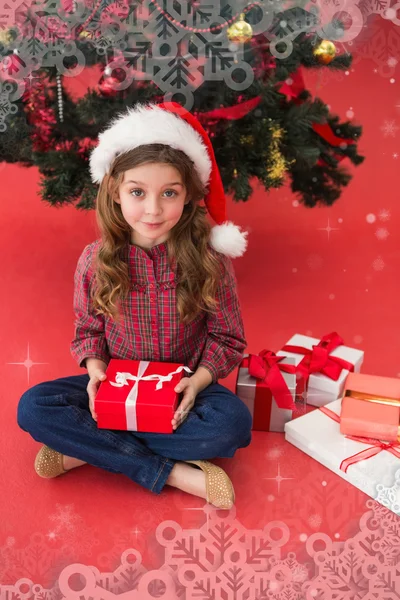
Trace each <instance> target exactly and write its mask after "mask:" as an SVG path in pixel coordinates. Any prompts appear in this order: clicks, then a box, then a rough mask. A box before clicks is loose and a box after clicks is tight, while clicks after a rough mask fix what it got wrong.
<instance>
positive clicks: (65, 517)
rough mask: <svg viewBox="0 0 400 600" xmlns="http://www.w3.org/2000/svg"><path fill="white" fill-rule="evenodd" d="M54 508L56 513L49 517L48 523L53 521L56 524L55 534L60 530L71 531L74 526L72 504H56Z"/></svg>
mask: <svg viewBox="0 0 400 600" xmlns="http://www.w3.org/2000/svg"><path fill="white" fill-rule="evenodd" d="M56 507H57V510H58V512H57V513H56V514H53V515H49V519H50V521H55V522H56V523H57V527H56V531H55V533H58V532H59V531H60V529H63V528H65V529H73V528H74V526H75V524H74V523H73V521H76V517H75V515H74V514H73V512H72V511H73V508H74V505H73V504H65V505H64V506H62V505H61V504H59V503H58V502H57V503H56Z"/></svg>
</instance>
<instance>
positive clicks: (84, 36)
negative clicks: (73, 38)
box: [78, 29, 92, 39]
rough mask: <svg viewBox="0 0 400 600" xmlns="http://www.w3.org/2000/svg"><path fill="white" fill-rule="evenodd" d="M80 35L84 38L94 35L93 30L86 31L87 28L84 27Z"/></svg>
mask: <svg viewBox="0 0 400 600" xmlns="http://www.w3.org/2000/svg"><path fill="white" fill-rule="evenodd" d="M78 37H80V38H82V39H86V38H90V37H92V32H91V31H86V29H84V30H83V31H81V32H80V34H79V36H78Z"/></svg>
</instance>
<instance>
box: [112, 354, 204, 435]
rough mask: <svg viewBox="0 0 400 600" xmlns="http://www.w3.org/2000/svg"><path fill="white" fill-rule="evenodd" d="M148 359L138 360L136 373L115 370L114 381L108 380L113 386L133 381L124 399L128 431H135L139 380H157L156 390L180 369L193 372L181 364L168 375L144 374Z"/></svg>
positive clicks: (120, 385) (148, 362)
mask: <svg viewBox="0 0 400 600" xmlns="http://www.w3.org/2000/svg"><path fill="white" fill-rule="evenodd" d="M149 364H150V361H146V360H141V361H140V362H139V368H138V373H137V375H133V374H132V373H129V372H127V373H124V372H120V371H117V374H116V376H115V381H109V383H110V384H111V385H113V386H114V387H122V386H124V385H129V383H128V380H132V381H134V382H135V383H134V385H133V387H132V389H131V390H130V392H129V394H128V396H127V398H126V401H125V412H126V424H127V429H128V430H130V431H137V415H136V403H137V399H138V393H139V381H157V380H158V383H157V385H156V388H155V389H156V391H157V390H161V389H162V386H163V384H164V382H165V381H171V379H172V378H173V376H174V375H177V374H178V373H180V372H181V371H187V372H188V373H193V371H192V370H191V369H189V367H185V366H183V365H181V366H180V367H178V368H177V369H176V371H171V373H168V375H159V374H158V373H153V374H152V375H145V372H146V369H147V367H148V366H149Z"/></svg>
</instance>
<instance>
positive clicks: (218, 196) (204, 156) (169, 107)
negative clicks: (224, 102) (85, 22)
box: [89, 102, 247, 258]
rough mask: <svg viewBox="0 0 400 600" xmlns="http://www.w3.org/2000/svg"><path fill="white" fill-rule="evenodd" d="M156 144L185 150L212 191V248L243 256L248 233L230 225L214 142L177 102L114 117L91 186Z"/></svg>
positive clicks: (95, 155)
mask: <svg viewBox="0 0 400 600" xmlns="http://www.w3.org/2000/svg"><path fill="white" fill-rule="evenodd" d="M154 143H159V144H166V145H168V146H171V147H172V148H176V149H178V150H182V151H183V152H185V154H187V155H188V156H189V158H190V159H191V160H192V161H193V162H194V164H195V167H196V170H197V172H198V174H199V177H200V179H201V181H202V183H203V185H205V186H206V187H207V188H208V191H207V193H206V195H205V197H204V202H205V205H206V208H207V211H208V213H209V214H210V216H211V218H212V219H213V220H214V221H215V222H216V223H217V225H215V226H214V227H213V228H212V230H211V236H210V244H211V246H212V247H213V248H214V249H215V250H217V252H221V254H225V255H227V256H230V257H231V258H236V257H238V256H242V255H243V254H244V253H245V251H246V248H247V232H246V231H241V230H240V228H239V227H237V225H234V224H233V223H231V222H229V221H227V218H226V198H225V192H224V187H223V184H222V180H221V175H220V172H219V169H218V165H217V162H216V160H215V154H214V149H213V147H212V144H211V141H210V138H209V137H208V134H207V132H206V131H205V129H204V128H203V126H202V125H201V123H200V122H199V120H198V119H197V118H196V117H195V116H194V115H192V114H191V113H190V112H189V111H188V110H186V109H185V108H184V107H183V106H181V105H180V104H178V103H177V102H162V103H160V104H155V103H148V104H141V103H138V104H136V105H135V106H134V107H129V108H128V109H127V111H126V112H124V113H122V114H120V115H119V116H118V117H116V118H114V119H113V120H112V121H111V124H110V125H109V127H108V128H107V129H106V130H105V131H103V132H102V133H100V134H99V144H98V146H97V147H96V148H94V150H92V152H91V155H90V159H89V160H90V173H91V178H92V181H93V182H94V183H101V181H102V179H103V177H104V175H106V174H107V173H108V171H109V169H110V167H111V164H112V162H113V161H114V159H115V157H116V156H118V155H119V154H123V153H124V152H128V151H129V150H132V149H133V148H136V147H138V146H142V145H143V144H154Z"/></svg>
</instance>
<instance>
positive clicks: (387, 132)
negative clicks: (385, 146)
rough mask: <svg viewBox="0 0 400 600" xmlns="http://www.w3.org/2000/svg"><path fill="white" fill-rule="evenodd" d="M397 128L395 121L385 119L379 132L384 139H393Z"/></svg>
mask: <svg viewBox="0 0 400 600" xmlns="http://www.w3.org/2000/svg"><path fill="white" fill-rule="evenodd" d="M398 129H399V128H398V126H397V125H396V121H394V120H393V119H392V120H391V121H389V120H388V119H386V120H385V121H384V123H383V125H382V127H381V131H382V132H383V135H384V136H385V137H389V136H391V137H394V136H395V135H396V133H397V131H398Z"/></svg>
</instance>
